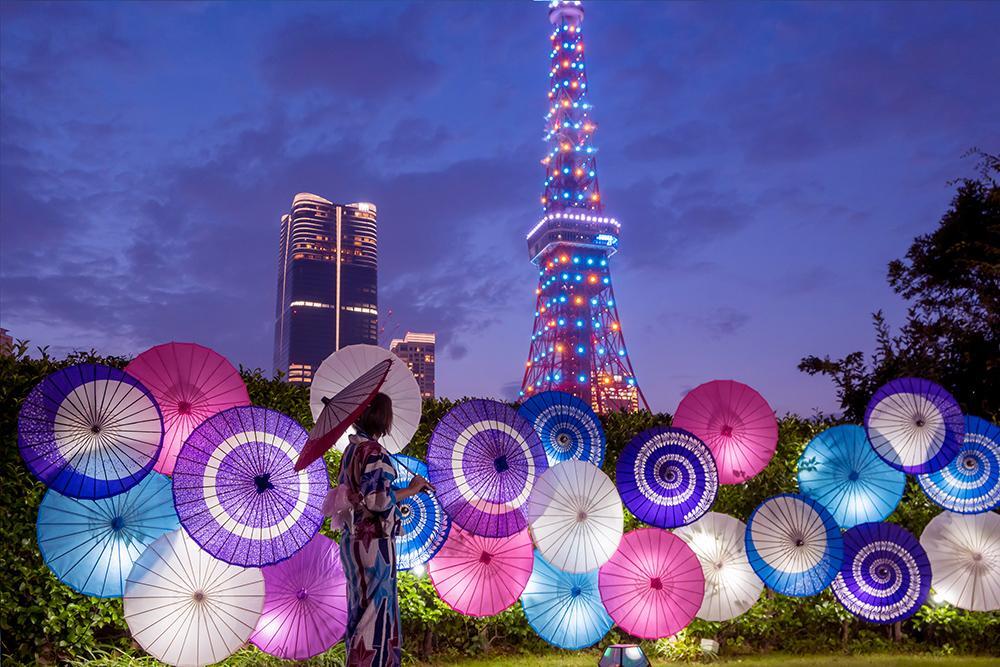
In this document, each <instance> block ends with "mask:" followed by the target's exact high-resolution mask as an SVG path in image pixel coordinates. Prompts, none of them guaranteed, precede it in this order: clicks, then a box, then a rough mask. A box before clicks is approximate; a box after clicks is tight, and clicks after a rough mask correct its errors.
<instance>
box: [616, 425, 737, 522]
mask: <svg viewBox="0 0 1000 667" xmlns="http://www.w3.org/2000/svg"><path fill="white" fill-rule="evenodd" d="M615 481H616V482H617V484H618V491H619V493H621V497H622V502H624V503H625V507H627V508H629V511H631V512H632V514H634V515H635V516H636V518H637V519H639V520H640V521H643V522H645V523H648V524H650V525H652V526H657V527H659V528H675V527H677V526H684V525H687V524H689V523H691V522H693V521H697V519H698V518H699V517H700V516H701V515H703V514H704V513H705V512H707V511H708V510H709V509H710V508H711V507H712V503H714V502H715V497H716V495H717V494H718V492H719V474H718V471H717V469H716V467H715V459H714V458H712V452H711V451H709V449H708V446H706V445H705V443H703V442H702V441H701V440H699V439H698V438H697V437H696V436H695V435H693V434H691V433H688V432H687V431H685V430H682V429H679V428H667V427H665V426H658V427H655V428H651V429H647V430H645V431H643V432H642V433H640V434H639V435H637V436H635V437H634V438H632V440H631V441H630V442H629V443H628V444H627V445H625V448H624V449H623V450H622V453H621V456H620V457H619V458H618V464H617V465H616V467H615Z"/></svg>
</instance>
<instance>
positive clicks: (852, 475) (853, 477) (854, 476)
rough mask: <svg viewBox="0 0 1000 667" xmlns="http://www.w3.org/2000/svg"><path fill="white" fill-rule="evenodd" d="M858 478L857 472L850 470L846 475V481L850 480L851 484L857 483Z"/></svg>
mask: <svg viewBox="0 0 1000 667" xmlns="http://www.w3.org/2000/svg"><path fill="white" fill-rule="evenodd" d="M858 477H860V475H858V471H857V470H852V471H851V472H850V473H848V475H847V479H849V480H851V481H852V482H856V481H858Z"/></svg>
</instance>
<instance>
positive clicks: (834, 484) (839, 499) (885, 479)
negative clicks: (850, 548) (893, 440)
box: [798, 424, 906, 528]
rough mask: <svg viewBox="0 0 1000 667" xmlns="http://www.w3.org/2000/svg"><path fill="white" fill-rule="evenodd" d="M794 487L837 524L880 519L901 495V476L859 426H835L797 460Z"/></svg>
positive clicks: (812, 443)
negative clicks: (827, 512) (821, 507)
mask: <svg viewBox="0 0 1000 667" xmlns="http://www.w3.org/2000/svg"><path fill="white" fill-rule="evenodd" d="M798 467H799V474H798V478H799V490H800V491H802V493H803V494H805V495H807V496H809V497H810V498H814V499H816V500H818V501H819V502H820V503H822V504H823V505H824V506H825V507H826V508H827V509H828V510H830V513H831V514H833V518H834V519H835V520H836V521H837V525H839V526H840V527H841V528H850V527H851V526H856V525H858V524H859V523H867V522H869V521H882V520H883V519H885V518H886V517H888V516H889V515H890V514H892V512H893V510H895V509H896V506H897V505H898V504H899V501H900V500H901V499H902V498H903V487H905V486H906V474H904V473H902V472H900V471H899V470H896V469H895V468H893V467H891V466H889V465H888V464H886V463H885V461H883V460H882V459H881V458H879V457H878V455H877V454H876V453H875V450H874V449H872V446H871V443H869V442H868V436H867V435H865V430H864V429H863V428H861V427H860V426H853V425H847V424H845V425H843V426H834V427H833V428H828V429H827V430H825V431H823V432H822V433H820V434H819V435H817V436H816V437H815V438H813V439H812V440H811V441H810V442H809V444H808V445H806V448H805V451H803V452H802V456H801V457H800V458H799V466H798Z"/></svg>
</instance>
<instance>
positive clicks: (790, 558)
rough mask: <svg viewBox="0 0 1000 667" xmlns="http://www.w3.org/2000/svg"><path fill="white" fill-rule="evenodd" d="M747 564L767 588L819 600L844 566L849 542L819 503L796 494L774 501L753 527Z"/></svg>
mask: <svg viewBox="0 0 1000 667" xmlns="http://www.w3.org/2000/svg"><path fill="white" fill-rule="evenodd" d="M746 549H747V559H748V560H749V561H750V567H752V568H753V570H754V572H756V573H757V576H758V577H760V578H761V579H762V580H763V581H764V584H765V585H766V586H767V587H768V588H770V589H772V590H774V591H776V592H778V593H782V594H784V595H791V596H795V597H805V596H808V595H816V594H817V593H819V592H820V591H822V590H823V589H824V588H826V587H827V586H829V585H830V582H832V581H833V579H834V577H836V576H837V573H838V572H839V571H840V566H841V563H843V561H844V540H843V538H842V537H841V535H840V528H839V527H838V526H837V522H836V521H835V520H834V518H833V515H832V514H830V512H829V511H827V509H826V508H825V507H823V505H821V504H820V503H819V502H817V501H815V500H813V499H812V498H809V497H808V496H802V495H797V494H792V493H785V494H781V495H778V496H773V497H771V498H768V499H767V500H765V501H764V502H763V503H761V504H760V505H758V506H757V509H755V510H754V511H753V514H751V515H750V520H749V521H748V522H747V532H746Z"/></svg>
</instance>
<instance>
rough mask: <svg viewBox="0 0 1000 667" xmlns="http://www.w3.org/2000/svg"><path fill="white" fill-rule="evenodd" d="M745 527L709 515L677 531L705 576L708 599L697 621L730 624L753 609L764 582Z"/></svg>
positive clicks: (730, 519) (728, 518)
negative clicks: (748, 548)
mask: <svg viewBox="0 0 1000 667" xmlns="http://www.w3.org/2000/svg"><path fill="white" fill-rule="evenodd" d="M746 528H747V527H746V524H745V523H743V522H742V521H740V520H739V519H737V518H735V517H731V516H729V515H728V514H720V513H718V512H709V513H708V514H706V515H705V516H703V517H701V518H700V519H698V520H697V521H695V522H694V523H692V524H689V525H687V526H681V527H680V528H678V529H676V530H674V535H676V536H677V537H679V538H681V539H682V540H684V541H685V542H686V543H687V545H688V546H689V547H691V549H692V550H693V551H694V553H695V555H696V556H698V560H699V561H700V562H701V569H702V572H703V573H704V574H705V599H704V601H702V603H701V608H700V609H699V610H698V618H701V619H704V620H706V621H728V620H730V619H732V618H736V617H737V616H739V615H740V614H743V613H744V612H746V611H747V610H749V609H750V607H752V606H753V605H754V603H755V602H757V598H759V597H760V592H761V591H762V590H764V582H763V581H761V580H760V577H758V576H757V573H756V572H754V571H753V568H752V567H750V561H748V560H747V554H746V547H745V546H744V536H745V534H746Z"/></svg>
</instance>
